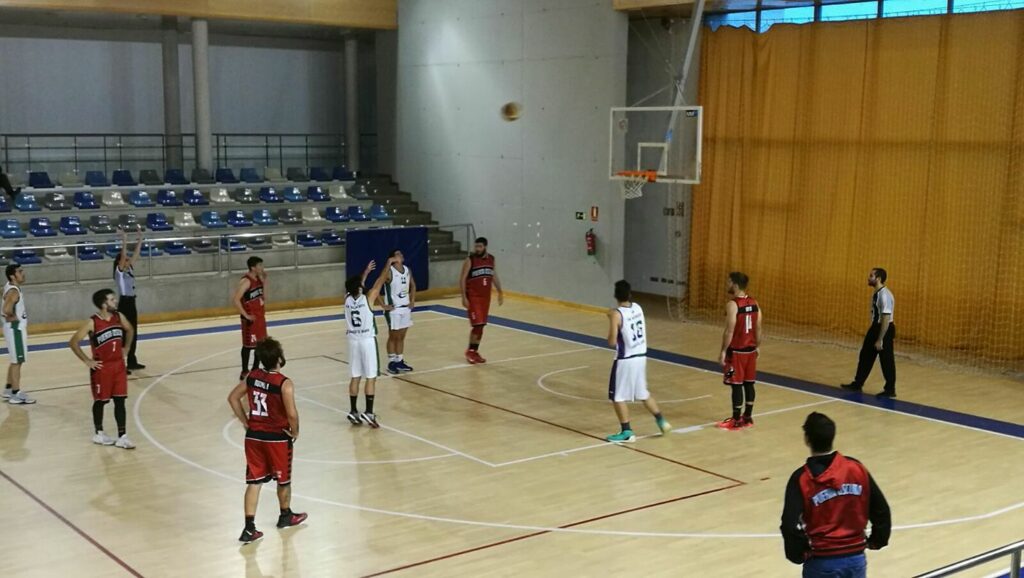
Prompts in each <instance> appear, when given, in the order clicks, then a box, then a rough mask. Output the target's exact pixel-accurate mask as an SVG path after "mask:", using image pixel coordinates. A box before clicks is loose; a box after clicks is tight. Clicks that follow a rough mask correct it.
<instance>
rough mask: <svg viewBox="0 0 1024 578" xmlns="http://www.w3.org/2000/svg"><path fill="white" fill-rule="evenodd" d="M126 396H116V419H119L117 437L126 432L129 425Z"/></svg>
mask: <svg viewBox="0 0 1024 578" xmlns="http://www.w3.org/2000/svg"><path fill="white" fill-rule="evenodd" d="M124 402H125V398H123V397H115V398H114V419H115V420H117V437H121V436H123V435H124V434H125V431H126V430H127V425H128V412H127V411H125V408H124Z"/></svg>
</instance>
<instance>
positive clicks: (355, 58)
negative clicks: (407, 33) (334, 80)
mask: <svg viewBox="0 0 1024 578" xmlns="http://www.w3.org/2000/svg"><path fill="white" fill-rule="evenodd" d="M358 42H359V41H358V40H357V39H356V37H355V36H348V37H346V38H345V152H346V155H345V156H346V157H347V163H346V164H348V168H349V170H350V171H358V170H359V92H358V91H359V87H358V86H356V78H357V77H358V72H359V69H358V66H359V44H358Z"/></svg>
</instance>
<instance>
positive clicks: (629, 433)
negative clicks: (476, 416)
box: [604, 429, 636, 443]
mask: <svg viewBox="0 0 1024 578" xmlns="http://www.w3.org/2000/svg"><path fill="white" fill-rule="evenodd" d="M604 439H606V440H608V441H610V442H612V443H623V442H635V441H636V436H635V435H633V430H629V429H627V430H624V431H620V432H619V433H617V434H612V435H610V436H608V437H606V438H604Z"/></svg>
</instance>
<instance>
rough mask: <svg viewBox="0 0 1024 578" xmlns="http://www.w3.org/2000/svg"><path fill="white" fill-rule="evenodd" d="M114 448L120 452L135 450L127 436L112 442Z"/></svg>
mask: <svg viewBox="0 0 1024 578" xmlns="http://www.w3.org/2000/svg"><path fill="white" fill-rule="evenodd" d="M114 446H116V447H119V448H121V449H122V450H134V449H135V444H133V443H132V441H131V440H130V439H128V436H126V435H123V436H121V437H119V438H117V441H116V442H114Z"/></svg>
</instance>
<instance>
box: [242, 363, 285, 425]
mask: <svg viewBox="0 0 1024 578" xmlns="http://www.w3.org/2000/svg"><path fill="white" fill-rule="evenodd" d="M287 380H288V378H287V377H285V376H284V375H282V374H281V373H278V372H276V371H266V370H264V369H254V370H252V371H250V372H249V375H248V376H247V377H246V378H245V387H246V392H247V393H248V396H249V432H248V433H247V434H246V435H247V437H251V438H255V439H263V440H279V439H287V437H288V436H287V435H286V434H285V433H284V430H286V429H288V413H287V412H286V411H285V409H284V398H283V396H282V395H281V386H283V385H284V382H285V381H287Z"/></svg>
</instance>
